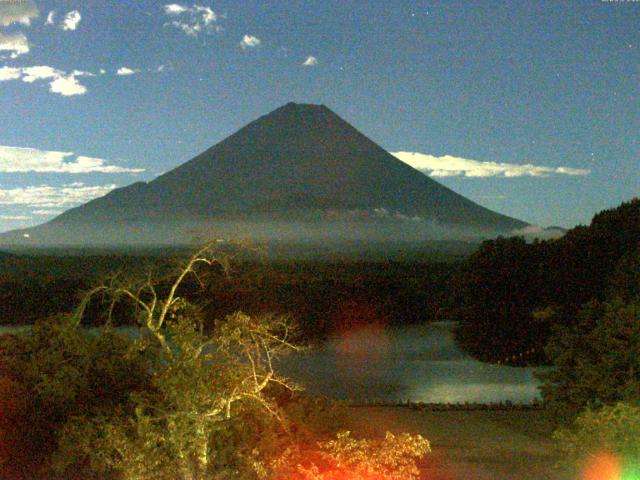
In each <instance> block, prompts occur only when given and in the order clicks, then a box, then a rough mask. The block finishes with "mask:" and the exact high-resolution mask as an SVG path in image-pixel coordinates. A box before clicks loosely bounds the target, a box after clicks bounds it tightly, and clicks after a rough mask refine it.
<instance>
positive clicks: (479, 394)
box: [283, 322, 540, 403]
mask: <svg viewBox="0 0 640 480" xmlns="http://www.w3.org/2000/svg"><path fill="white" fill-rule="evenodd" d="M453 326H454V323H453V322H436V323H431V324H428V325H419V326H418V325H416V326H408V327H402V328H395V329H383V328H378V327H365V328H362V329H360V330H358V331H356V332H351V333H347V334H345V335H341V336H337V337H334V338H332V339H331V340H330V341H328V342H327V343H325V344H324V345H323V346H322V347H320V348H316V349H313V350H311V351H308V352H306V353H304V354H301V355H299V356H298V358H295V359H290V360H288V361H287V362H285V364H284V365H283V370H284V372H285V373H286V374H288V375H289V376H291V377H292V378H294V379H296V380H298V381H300V382H301V383H303V384H305V385H306V386H307V390H308V391H309V392H310V393H314V394H323V395H327V396H330V397H333V398H337V399H345V400H346V399H351V400H356V401H359V400H381V401H385V402H397V401H405V400H410V401H414V402H428V403H430V402H433V403H457V402H481V403H488V402H504V401H511V402H514V403H516V402H517V403H529V402H531V401H533V400H534V399H539V398H540V396H539V391H538V385H540V382H539V381H538V380H537V379H536V378H535V377H534V371H535V370H537V368H529V367H527V368H523V367H508V366H502V365H491V364H486V363H482V362H479V361H477V360H474V359H473V358H471V357H470V356H469V355H467V354H465V353H464V352H462V351H461V350H460V349H459V348H458V347H457V346H456V345H455V343H454V340H453V333H452V328H453Z"/></svg>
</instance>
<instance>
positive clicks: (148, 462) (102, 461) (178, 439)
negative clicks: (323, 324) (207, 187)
mask: <svg viewBox="0 0 640 480" xmlns="http://www.w3.org/2000/svg"><path fill="white" fill-rule="evenodd" d="M220 267H222V270H223V271H226V270H227V268H228V265H227V264H226V262H225V261H224V259H221V258H217V257H216V256H215V252H214V251H213V249H212V247H211V245H207V246H206V247H204V248H203V249H201V250H200V251H198V252H197V253H196V254H195V255H193V256H192V257H191V258H190V259H189V260H188V261H187V262H186V263H185V264H184V265H183V266H182V267H180V268H179V269H178V270H177V271H176V272H175V273H174V274H173V275H171V276H170V277H169V278H170V280H164V281H157V280H155V279H153V278H152V276H151V275H147V276H146V277H144V278H142V279H140V280H139V281H135V280H131V279H128V280H126V281H123V280H122V279H120V278H119V277H112V278H111V279H110V280H109V281H108V282H105V283H103V284H102V285H99V286H97V287H95V288H94V289H92V290H91V291H89V292H88V293H87V295H86V296H85V297H84V299H83V301H82V302H81V304H80V306H79V308H78V309H77V311H76V312H75V314H74V315H71V316H67V317H61V318H58V319H55V320H53V319H51V320H49V321H46V322H42V323H40V324H38V325H37V326H36V327H34V328H33V329H32V330H31V331H29V332H27V333H25V334H23V335H20V336H16V337H13V338H10V339H5V341H4V351H5V352H6V357H7V359H8V363H9V364H10V370H11V371H19V372H21V374H20V376H19V377H18V378H17V380H16V381H17V382H18V383H20V385H21V388H25V389H26V391H27V392H28V398H30V399H31V400H30V401H31V405H29V406H28V408H27V409H28V411H29V413H30V414H31V415H32V416H33V418H32V426H31V427H30V428H31V430H32V431H33V432H35V433H38V432H40V433H42V432H45V433H44V434H43V437H42V438H43V442H42V443H41V445H40V446H39V452H40V459H39V462H38V464H39V471H38V472H39V473H40V472H41V473H42V474H43V475H42V478H47V477H51V476H53V477H54V478H65V479H70V478H71V479H73V478H77V479H83V480H87V479H122V480H134V479H135V480H145V479H149V480H150V479H154V480H155V479H167V480H169V479H171V480H174V479H182V480H205V479H227V478H229V479H230V478H237V479H251V478H255V479H258V478H265V479H266V478H274V479H277V478H280V477H277V476H276V475H277V473H278V471H281V469H282V468H285V467H286V468H287V469H289V470H291V471H294V472H296V474H300V475H302V474H304V475H307V476H303V477H299V478H301V479H311V478H317V479H321V478H322V479H330V478H336V477H335V476H334V477H332V476H327V475H329V473H330V472H331V471H332V470H330V469H329V470H327V468H328V467H327V465H333V467H331V468H334V469H338V470H344V469H345V468H346V469H348V470H349V471H353V472H354V474H358V475H360V474H362V475H364V474H365V473H367V472H368V473H372V472H373V473H375V472H377V473H376V474H380V475H386V476H382V477H367V478H381V479H387V478H388V479H390V480H391V479H393V480H395V479H399V478H409V479H410V478H413V477H411V476H410V475H414V472H417V470H416V469H415V464H414V463H413V460H412V459H413V458H415V457H417V456H421V455H422V454H424V452H426V449H425V448H426V447H428V444H426V443H424V442H426V441H424V440H423V439H421V437H420V438H418V437H411V436H399V437H393V436H388V437H387V438H386V439H385V440H384V441H382V442H377V443H376V442H375V441H366V440H358V441H355V440H352V439H350V438H349V437H348V436H339V437H338V438H337V439H336V440H334V441H333V442H328V443H320V456H318V457H317V458H318V459H321V460H322V461H323V462H324V463H322V462H317V463H313V464H310V463H306V459H305V458H303V457H294V456H287V455H283V454H282V452H291V451H293V446H294V445H300V444H312V443H315V442H316V441H318V439H322V438H327V437H323V436H319V435H321V434H328V433H331V434H333V433H334V431H335V427H337V425H336V424H331V423H330V422H331V419H332V418H335V416H334V412H333V411H332V409H331V408H325V407H326V406H325V405H323V404H322V402H321V401H316V400H310V399H306V398H304V397H302V396H300V395H299V394H298V393H297V390H299V387H298V386H297V385H295V384H294V383H292V382H291V381H290V380H289V379H287V378H285V377H282V376H281V375H279V374H278V373H277V364H278V361H279V359H280V358H281V357H282V356H283V355H286V354H287V353H288V352H291V351H295V350H298V349H299V347H298V346H297V345H296V343H295V339H296V336H297V332H296V328H295V326H294V324H293V323H292V322H291V320H290V319H289V318H288V317H286V316H279V315H261V316H249V315H246V314H244V313H241V312H236V313H234V314H232V315H229V316H227V317H226V318H225V319H224V320H221V321H216V322H215V323H214V324H213V325H211V324H209V325H207V324H206V322H205V319H204V316H203V313H202V311H201V309H200V308H198V306H197V305H194V304H192V303H190V302H189V301H188V300H186V299H185V297H184V296H183V294H182V291H183V287H184V284H185V283H186V282H187V280H189V281H195V283H196V284H202V285H204V282H205V281H206V277H207V275H209V274H219V273H220ZM96 301H98V302H99V303H100V304H101V305H102V306H103V307H104V309H105V312H106V313H105V317H106V319H107V325H106V326H105V327H102V328H101V329H99V330H88V329H86V328H84V327H82V326H81V324H82V319H83V315H84V314H85V312H86V311H87V308H94V307H95V305H93V307H92V303H95V302H96ZM122 304H128V305H131V306H133V307H134V308H133V310H131V308H129V309H124V310H123V309H122ZM122 311H127V312H128V314H130V313H131V312H132V311H133V312H134V314H135V315H136V318H137V321H138V328H137V329H135V330H133V331H131V332H129V334H128V335H127V334H125V333H123V332H122V331H119V330H114V329H113V328H112V327H110V325H111V324H112V323H115V324H117V323H118V321H117V318H115V316H117V315H118V312H122ZM327 422H329V425H330V427H329V428H328V429H327ZM323 423H324V425H322V424H323ZM0 428H2V423H1V422H0ZM323 429H324V430H325V431H324V432H322V430H323ZM30 438H38V435H37V434H34V435H31V436H30ZM2 453H3V451H2V449H1V448H0V454H2ZM382 453H384V454H382ZM376 455H378V456H376ZM5 458H6V455H5ZM274 459H280V461H279V462H276V461H274ZM0 460H1V459H0ZM287 462H289V463H287ZM336 462H337V463H336ZM319 468H320V470H318V469H319ZM345 471H346V470H345ZM25 472H27V473H26V474H25V475H24V476H23V477H22V478H29V476H28V475H29V474H32V475H33V474H34V472H35V470H32V471H31V472H28V471H27V470H25ZM305 472H306V473H305ZM393 472H396V473H397V475H400V476H389V475H391V474H394V475H395V473H393ZM311 474H314V475H316V476H315V477H309V476H308V475H311ZM320 475H323V476H320ZM407 475H409V476H407ZM34 476H37V477H40V475H39V474H38V475H34ZM4 478H12V479H15V478H21V477H19V476H14V477H11V476H4ZM292 478H295V477H292ZM354 478H360V477H354ZM362 478H364V477H362Z"/></svg>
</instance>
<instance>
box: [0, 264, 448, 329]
mask: <svg viewBox="0 0 640 480" xmlns="http://www.w3.org/2000/svg"><path fill="white" fill-rule="evenodd" d="M159 261H161V262H162V264H164V265H165V266H166V267H163V266H158V262H159ZM152 264H153V265H155V267H154V268H155V269H156V270H157V271H158V277H159V278H161V277H162V271H163V269H164V268H169V267H170V266H171V265H172V264H173V262H172V261H171V260H167V259H163V260H160V259H159V258H158V257H143V256H115V255H104V256H74V257H26V256H25V257H14V258H12V259H11V261H10V265H7V264H6V263H5V266H4V272H5V273H4V274H3V275H2V276H1V277H0V324H5V325H7V324H12V325H19V324H30V323H34V322H35V321H37V320H39V319H42V318H45V317H48V316H51V315H54V314H56V313H64V312H69V311H71V310H72V309H73V308H74V307H75V306H76V305H77V303H78V300H79V298H80V296H81V295H82V292H84V291H86V290H87V289H89V288H90V287H91V286H92V285H95V284H96V282H98V281H102V280H104V279H105V278H107V277H108V276H109V275H112V274H110V273H109V272H115V271H119V272H120V274H119V275H120V277H126V276H128V275H131V272H134V271H140V270H144V269H145V268H147V266H149V265H152ZM456 268H457V264H456V263H455V262H439V263H420V262H353V261H348V262H334V263H326V262H320V261H317V262H316V261H304V262H293V261H286V262H285V261H280V262H278V261H269V260H268V259H267V260H265V261H264V262H243V263H234V264H233V265H232V267H231V270H230V271H229V272H228V275H222V276H221V275H211V281H210V282H208V283H207V284H206V287H205V288H202V286H201V285H200V284H199V283H198V282H197V281H196V280H194V279H191V280H190V281H189V282H185V285H184V286H183V287H182V288H183V294H186V295H187V296H189V298H190V299H191V300H193V301H194V302H197V303H198V304H199V305H201V306H202V308H203V309H204V311H205V313H206V317H207V318H208V319H209V320H210V321H211V322H213V320H214V319H216V318H223V317H224V316H225V315H228V314H231V313H233V312H235V311H237V310H239V309H242V310H243V311H246V312H248V313H250V314H259V313H264V312H274V313H280V314H290V315H291V316H292V317H294V318H295V319H296V320H298V321H299V322H300V324H301V325H302V328H303V331H304V333H305V334H306V336H307V337H308V339H317V338H322V337H324V336H325V335H327V334H329V333H331V332H332V331H334V330H336V329H338V330H340V329H347V328H350V327H351V326H353V325H354V324H363V323H377V324H380V325H402V324H410V323H419V322H424V321H429V320H432V319H434V318H436V317H437V315H438V314H439V309H440V306H441V305H442V304H443V301H444V298H445V296H446V285H447V280H448V279H449V278H450V276H451V274H452V272H453V271H455V269H456ZM213 273H216V272H213ZM170 280H171V279H170V278H165V280H164V281H163V284H164V285H165V287H166V286H168V285H169V284H170ZM160 288H162V284H161V286H160ZM116 308H119V309H126V308H130V307H126V306H124V305H118V306H116ZM99 312H102V313H99ZM118 313H119V315H114V318H117V319H118V321H119V322H122V319H126V318H128V319H129V320H130V321H131V322H133V315H132V314H133V312H132V311H130V312H129V313H130V315H125V314H124V313H125V312H123V311H119V312H118ZM87 321H88V322H91V323H95V324H102V323H103V322H104V321H105V318H104V312H103V310H102V309H101V308H100V305H99V304H96V303H95V302H94V304H92V305H91V306H90V314H89V315H88V320H87Z"/></svg>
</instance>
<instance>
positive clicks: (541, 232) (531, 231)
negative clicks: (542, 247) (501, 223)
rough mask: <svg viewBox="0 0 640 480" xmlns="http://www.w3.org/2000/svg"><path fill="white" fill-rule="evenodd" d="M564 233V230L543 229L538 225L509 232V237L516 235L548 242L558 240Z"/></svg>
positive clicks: (555, 228)
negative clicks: (553, 239)
mask: <svg viewBox="0 0 640 480" xmlns="http://www.w3.org/2000/svg"><path fill="white" fill-rule="evenodd" d="M565 233H567V232H566V230H564V229H562V228H557V227H550V228H544V227H541V226H539V225H527V226H526V227H523V228H518V229H514V230H511V232H510V235H517V236H523V237H529V238H539V239H541V240H548V239H551V238H560V237H562V236H563V235H564V234H565Z"/></svg>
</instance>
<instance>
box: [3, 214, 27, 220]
mask: <svg viewBox="0 0 640 480" xmlns="http://www.w3.org/2000/svg"><path fill="white" fill-rule="evenodd" d="M0 220H31V217H28V216H26V215H0Z"/></svg>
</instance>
